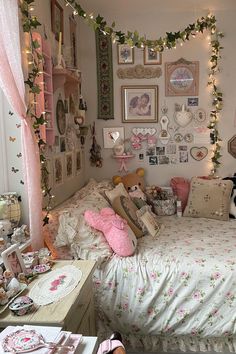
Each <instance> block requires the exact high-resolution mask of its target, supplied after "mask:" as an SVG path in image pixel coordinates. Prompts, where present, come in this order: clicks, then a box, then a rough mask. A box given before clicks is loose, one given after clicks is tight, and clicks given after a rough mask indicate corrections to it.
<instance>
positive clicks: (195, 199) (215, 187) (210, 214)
mask: <svg viewBox="0 0 236 354" xmlns="http://www.w3.org/2000/svg"><path fill="white" fill-rule="evenodd" d="M232 188H233V182H232V181H225V180H222V179H210V180H207V179H202V178H198V177H193V178H192V179H191V183H190V192H189V197H188V203H187V206H186V208H185V210H184V214H183V215H184V216H191V217H194V218H210V219H217V220H224V221H226V220H229V206H230V196H231V191H232Z"/></svg>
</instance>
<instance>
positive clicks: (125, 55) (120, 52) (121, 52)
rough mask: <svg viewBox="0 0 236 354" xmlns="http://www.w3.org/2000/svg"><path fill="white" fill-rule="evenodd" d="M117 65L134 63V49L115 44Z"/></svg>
mask: <svg viewBox="0 0 236 354" xmlns="http://www.w3.org/2000/svg"><path fill="white" fill-rule="evenodd" d="M117 59H118V64H133V63H134V48H132V47H131V46H130V45H128V44H117Z"/></svg>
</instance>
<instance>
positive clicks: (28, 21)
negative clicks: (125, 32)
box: [20, 0, 54, 225]
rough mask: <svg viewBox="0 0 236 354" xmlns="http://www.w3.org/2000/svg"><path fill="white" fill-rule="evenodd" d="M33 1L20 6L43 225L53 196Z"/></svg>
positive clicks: (24, 2) (26, 81) (46, 222)
mask: <svg viewBox="0 0 236 354" xmlns="http://www.w3.org/2000/svg"><path fill="white" fill-rule="evenodd" d="M33 5H34V1H33V0H23V1H22V2H21V4H20V10H21V14H22V27H23V31H24V32H25V33H28V35H29V45H28V48H27V49H26V53H27V56H28V58H29V61H28V64H29V67H28V77H27V79H26V80H25V84H26V86H27V87H28V94H29V104H28V107H27V115H28V116H30V117H31V121H32V126H33V128H34V132H35V136H36V139H37V143H38V147H39V152H40V163H41V175H42V178H41V184H42V186H41V187H42V193H43V196H44V197H46V198H47V206H46V208H45V209H46V213H45V215H44V217H43V225H46V224H48V222H49V213H50V210H51V208H52V199H53V197H54V196H53V195H52V193H51V188H50V186H49V183H48V176H49V171H48V169H47V165H46V157H45V154H44V150H45V145H46V142H45V141H44V140H43V139H42V138H41V136H40V127H41V126H44V125H45V124H46V123H47V121H46V119H45V116H44V114H41V115H40V116H37V114H36V105H35V103H36V102H37V95H39V94H40V92H41V88H40V86H39V84H38V83H37V78H38V77H39V76H40V75H41V74H42V73H41V70H40V67H42V62H43V57H42V55H41V54H40V52H39V51H38V49H39V48H40V44H39V42H38V41H37V40H35V39H34V38H33V32H34V31H35V30H36V29H37V28H38V27H39V26H41V24H40V22H39V21H38V20H37V17H36V16H32V14H31V9H33Z"/></svg>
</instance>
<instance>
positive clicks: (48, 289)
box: [29, 265, 82, 305]
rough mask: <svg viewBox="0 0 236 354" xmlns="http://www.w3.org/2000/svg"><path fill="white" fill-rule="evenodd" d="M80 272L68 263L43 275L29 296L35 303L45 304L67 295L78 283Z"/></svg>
mask: <svg viewBox="0 0 236 354" xmlns="http://www.w3.org/2000/svg"><path fill="white" fill-rule="evenodd" d="M81 277H82V272H81V270H79V269H78V268H76V267H75V266H73V265H68V266H65V267H62V268H59V269H55V270H53V271H52V272H50V273H48V274H47V275H44V276H43V277H42V278H40V279H39V280H38V281H37V283H36V284H35V285H34V286H33V288H32V289H31V290H30V293H29V297H31V299H33V300H34V302H35V303H36V304H37V305H47V304H50V303H52V302H55V301H58V300H60V299H62V298H63V297H64V296H66V295H68V294H69V293H70V292H71V291H72V290H74V288H75V287H76V286H77V284H78V283H79V281H80V279H81Z"/></svg>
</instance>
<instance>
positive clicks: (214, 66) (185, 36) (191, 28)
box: [20, 0, 224, 224]
mask: <svg viewBox="0 0 236 354" xmlns="http://www.w3.org/2000/svg"><path fill="white" fill-rule="evenodd" d="M64 1H65V3H66V6H70V7H71V8H72V9H73V14H74V16H76V15H78V16H80V17H82V18H83V19H84V20H85V21H86V22H87V23H88V25H90V26H91V27H92V28H93V29H94V31H96V30H100V31H102V32H103V34H105V35H109V36H111V38H112V39H113V42H114V43H120V44H124V43H126V44H128V45H130V46H131V47H137V48H144V47H145V46H148V47H149V48H152V50H153V51H158V52H163V51H164V50H165V49H172V48H175V47H176V45H177V44H180V45H182V44H183V43H184V42H186V41H188V40H190V39H191V38H194V37H195V36H196V35H197V34H198V33H199V32H201V33H203V32H204V30H207V29H208V30H210V34H211V40H210V44H211V54H210V68H209V73H208V76H209V78H208V85H209V86H210V87H211V89H212V92H211V94H212V106H213V108H212V110H211V113H210V123H209V126H208V128H209V129H211V133H210V137H211V143H212V145H214V148H213V155H212V158H211V161H212V164H213V168H212V170H211V174H213V175H214V174H215V173H216V171H217V169H218V167H219V166H220V161H219V160H220V158H221V153H220V150H221V146H220V144H219V141H220V140H221V139H220V136H219V131H218V121H219V113H220V111H221V110H222V107H223V98H222V96H223V95H222V92H221V91H220V89H219V88H218V86H217V84H216V74H217V73H218V72H219V63H218V62H219V59H220V57H221V56H220V51H221V49H222V48H223V47H222V46H221V44H220V39H221V38H223V36H224V35H223V33H222V32H219V31H217V29H216V18H215V16H213V15H207V16H205V17H201V18H200V19H197V21H196V22H195V23H193V24H190V25H188V26H187V27H186V28H185V29H184V30H181V31H178V32H167V33H166V36H165V37H160V38H158V39H156V40H151V39H148V38H146V37H145V36H140V35H139V33H138V32H137V31H134V32H130V31H127V33H124V32H122V31H117V30H115V22H113V23H112V25H111V26H108V25H107V22H106V21H105V19H104V18H103V17H102V16H100V15H98V16H97V17H96V18H94V16H93V14H92V13H91V14H87V13H86V12H85V11H84V10H83V8H82V7H81V5H80V4H79V3H77V2H76V1H75V0H64ZM33 3H34V0H22V2H21V5H20V8H21V12H22V25H23V31H24V32H27V33H29V35H30V46H29V52H30V54H31V56H32V58H33V60H32V64H31V65H32V66H31V68H30V70H29V74H28V78H27V80H26V81H25V83H26V85H28V87H29V93H30V94H31V95H37V94H39V93H40V87H39V85H38V84H37V83H36V82H35V81H36V78H37V77H38V76H39V75H40V74H41V73H40V64H41V62H42V56H41V55H40V54H39V53H38V52H37V49H38V48H39V43H38V42H37V41H34V40H33V38H32V32H33V31H34V30H35V29H37V27H38V26H40V25H41V24H40V23H39V22H38V20H37V18H36V17H35V16H32V15H31V13H30V10H29V7H30V6H32V5H33ZM27 114H29V115H30V116H31V118H32V122H33V127H34V129H35V133H36V135H37V136H38V144H39V149H40V160H41V164H42V175H43V176H45V175H48V170H47V168H46V166H45V162H46V158H45V156H44V154H43V149H44V147H45V142H44V141H43V140H42V139H41V138H40V134H39V127H40V125H44V124H46V120H45V117H44V116H43V115H41V116H40V117H37V116H36V115H35V109H34V107H32V104H31V103H30V104H29V107H28V110H27ZM43 193H44V196H46V197H48V206H47V207H46V210H47V214H46V216H45V218H44V224H47V223H48V221H49V217H48V215H49V211H50V209H51V200H52V198H53V195H52V194H51V188H50V187H49V186H48V184H47V179H46V178H45V179H44V181H43Z"/></svg>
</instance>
